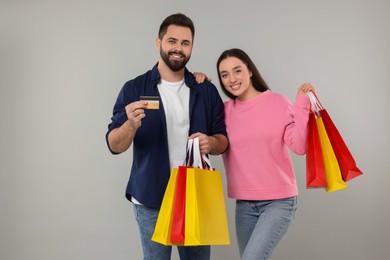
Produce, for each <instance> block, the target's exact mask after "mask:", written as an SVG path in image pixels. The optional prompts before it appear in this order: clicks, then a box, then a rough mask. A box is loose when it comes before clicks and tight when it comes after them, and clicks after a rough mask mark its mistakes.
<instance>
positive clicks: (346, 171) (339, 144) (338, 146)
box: [311, 93, 362, 181]
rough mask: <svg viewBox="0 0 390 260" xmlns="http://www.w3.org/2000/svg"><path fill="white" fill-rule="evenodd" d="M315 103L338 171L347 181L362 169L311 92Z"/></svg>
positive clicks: (359, 173) (357, 174)
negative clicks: (338, 168)
mask: <svg viewBox="0 0 390 260" xmlns="http://www.w3.org/2000/svg"><path fill="white" fill-rule="evenodd" d="M311 96H313V97H314V99H315V102H316V103H317V106H318V110H319V114H320V116H321V117H322V121H323V123H324V126H325V129H326V132H327V134H328V137H329V140H330V143H331V145H332V148H333V151H334V153H335V155H336V158H337V161H338V163H339V166H340V171H341V174H342V176H343V179H344V181H349V180H351V179H353V178H355V177H357V176H359V175H361V174H362V171H361V170H360V169H359V168H358V167H357V166H356V162H355V160H354V158H353V156H352V154H351V152H350V151H349V149H348V147H347V145H346V144H345V142H344V140H343V138H342V137H341V135H340V133H339V131H338V129H337V128H336V126H335V124H334V123H333V121H332V119H331V118H330V116H329V114H328V112H327V111H326V109H324V107H323V106H322V104H321V101H320V100H319V99H318V97H317V96H316V94H315V93H311Z"/></svg>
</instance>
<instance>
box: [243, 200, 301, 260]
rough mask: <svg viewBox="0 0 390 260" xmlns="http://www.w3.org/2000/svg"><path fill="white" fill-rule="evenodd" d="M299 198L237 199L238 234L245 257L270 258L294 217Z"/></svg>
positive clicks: (257, 259)
mask: <svg viewBox="0 0 390 260" xmlns="http://www.w3.org/2000/svg"><path fill="white" fill-rule="evenodd" d="M296 210H297V197H292V198H287V199H278V200H261V201H243V200H237V202H236V234H237V240H238V247H239V250H240V256H241V259H243V260H251V259H253V260H259V259H268V258H269V257H270V256H271V254H272V252H273V251H274V249H275V248H276V246H277V245H278V243H279V242H280V240H281V239H282V238H283V236H284V235H285V234H286V232H287V230H288V228H289V227H290V225H291V222H292V220H293V219H294V217H295V212H296Z"/></svg>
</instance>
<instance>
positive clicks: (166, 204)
mask: <svg viewBox="0 0 390 260" xmlns="http://www.w3.org/2000/svg"><path fill="white" fill-rule="evenodd" d="M177 171H178V169H177V168H174V169H172V172H171V176H170V177H169V181H168V185H167V188H166V190H165V193H164V198H163V201H162V204H161V208H160V212H159V214H158V218H157V222H156V227H155V228H154V233H153V236H152V240H153V241H154V242H157V243H160V244H163V245H166V246H171V245H173V243H171V241H170V240H171V227H172V211H173V202H174V198H175V187H176V182H177Z"/></svg>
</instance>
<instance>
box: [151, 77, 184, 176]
mask: <svg viewBox="0 0 390 260" xmlns="http://www.w3.org/2000/svg"><path fill="white" fill-rule="evenodd" d="M157 88H158V91H159V92H160V97H161V101H162V103H163V106H164V111H165V118H166V123H167V132H168V149H169V163H170V166H171V170H172V168H176V167H178V166H180V165H183V162H184V161H185V158H186V146H187V139H188V133H189V129H190V119H189V102H190V89H189V88H188V87H187V86H186V84H185V82H184V79H183V80H181V81H179V82H168V81H165V80H161V82H160V83H159V84H158V85H157Z"/></svg>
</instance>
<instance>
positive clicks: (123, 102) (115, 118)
mask: <svg viewBox="0 0 390 260" xmlns="http://www.w3.org/2000/svg"><path fill="white" fill-rule="evenodd" d="M131 89H132V88H131V82H130V81H129V82H127V83H126V84H125V85H124V86H123V87H122V89H121V91H120V92H119V94H118V97H117V99H116V102H115V105H114V108H113V112H112V117H111V122H110V123H109V124H108V131H107V133H106V144H107V147H108V149H109V150H110V151H111V153H113V154H116V153H115V152H113V151H112V150H111V149H110V146H109V145H108V135H109V133H110V132H111V131H112V130H113V129H115V128H118V127H120V126H121V125H123V123H125V122H126V120H127V115H126V110H125V107H126V106H127V105H128V104H130V103H131V102H133V101H135V97H134V95H132V94H131V92H130V90H131Z"/></svg>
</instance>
